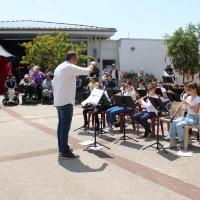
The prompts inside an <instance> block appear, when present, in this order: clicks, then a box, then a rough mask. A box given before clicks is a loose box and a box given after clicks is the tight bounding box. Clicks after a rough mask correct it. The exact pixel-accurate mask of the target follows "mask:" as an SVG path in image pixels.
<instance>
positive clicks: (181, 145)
mask: <svg viewBox="0 0 200 200" xmlns="http://www.w3.org/2000/svg"><path fill="white" fill-rule="evenodd" d="M176 147H177V148H178V149H182V148H183V147H184V143H183V141H182V142H180V143H179V144H177V146H176Z"/></svg>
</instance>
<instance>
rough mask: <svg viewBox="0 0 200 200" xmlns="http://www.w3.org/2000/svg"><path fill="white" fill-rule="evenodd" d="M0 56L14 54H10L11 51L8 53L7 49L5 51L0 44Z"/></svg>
mask: <svg viewBox="0 0 200 200" xmlns="http://www.w3.org/2000/svg"><path fill="white" fill-rule="evenodd" d="M0 56H3V57H6V58H8V57H13V56H14V55H12V54H11V53H9V52H8V51H6V50H5V49H4V48H3V47H2V46H1V45H0Z"/></svg>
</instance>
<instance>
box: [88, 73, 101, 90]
mask: <svg viewBox="0 0 200 200" xmlns="http://www.w3.org/2000/svg"><path fill="white" fill-rule="evenodd" d="M94 88H99V83H98V82H96V78H95V77H90V82H89V84H88V85H87V89H89V90H90V92H91V91H92V90H93V89H94Z"/></svg>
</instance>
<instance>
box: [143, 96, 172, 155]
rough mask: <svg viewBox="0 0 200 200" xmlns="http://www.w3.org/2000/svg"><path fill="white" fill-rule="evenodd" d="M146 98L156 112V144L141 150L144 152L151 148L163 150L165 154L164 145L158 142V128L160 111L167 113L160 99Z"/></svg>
mask: <svg viewBox="0 0 200 200" xmlns="http://www.w3.org/2000/svg"><path fill="white" fill-rule="evenodd" d="M148 98H149V100H150V102H151V103H152V105H153V106H154V107H155V108H156V109H157V110H158V114H157V136H156V142H155V143H153V144H151V145H149V146H147V147H145V148H143V150H145V149H147V148H149V147H152V148H155V149H157V150H158V151H160V150H163V151H164V152H165V153H167V151H166V150H165V149H164V145H163V144H161V143H160V142H159V126H160V114H161V112H162V111H163V112H168V110H167V108H166V107H165V105H164V104H163V102H162V101H161V100H160V99H158V98H153V97H148ZM155 145H156V146H155Z"/></svg>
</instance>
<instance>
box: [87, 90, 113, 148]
mask: <svg viewBox="0 0 200 200" xmlns="http://www.w3.org/2000/svg"><path fill="white" fill-rule="evenodd" d="M102 99H103V100H104V101H106V96H105V94H104V92H103V93H101V95H99V97H98V99H97V101H96V106H94V114H95V115H96V114H97V115H98V108H97V107H98V105H99V103H100V102H101V101H102ZM107 103H108V102H107ZM96 124H97V121H96V117H95V118H94V142H93V143H92V144H89V145H88V146H87V147H86V148H85V149H84V150H83V151H86V150H87V149H89V148H90V147H98V146H103V147H105V148H107V149H110V148H109V147H107V146H105V145H103V144H100V143H99V142H97V127H96Z"/></svg>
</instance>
